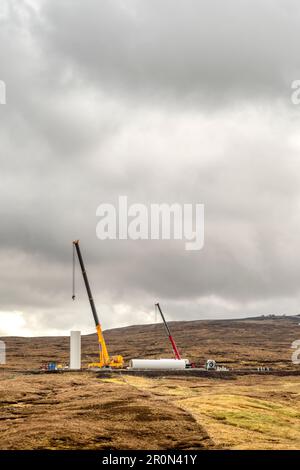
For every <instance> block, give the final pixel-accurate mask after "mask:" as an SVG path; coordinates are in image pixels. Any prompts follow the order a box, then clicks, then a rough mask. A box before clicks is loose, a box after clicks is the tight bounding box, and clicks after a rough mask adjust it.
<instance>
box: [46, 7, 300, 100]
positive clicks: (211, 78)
mask: <svg viewBox="0 0 300 470" xmlns="http://www.w3.org/2000/svg"><path fill="white" fill-rule="evenodd" d="M42 18H43V19H44V21H43V22H42V24H41V25H40V26H39V27H38V28H37V34H39V35H40V40H41V41H42V43H43V44H44V46H45V48H46V50H47V52H48V53H49V55H50V57H52V56H55V57H56V58H59V59H60V61H61V63H66V64H69V65H70V66H71V67H74V69H75V70H76V73H79V74H82V76H83V77H84V78H85V80H88V81H90V80H91V81H93V82H94V83H96V84H97V85H98V86H99V85H100V86H103V87H105V89H106V90H108V91H110V92H111V93H116V92H117V91H121V92H123V93H125V95H127V94H128V93H130V94H131V95H134V96H137V97H140V95H141V94H142V95H148V96H150V98H151V99H153V97H156V96H159V97H161V95H164V96H165V97H166V98H167V97H171V98H172V99H173V100H175V102H176V100H179V101H180V100H181V98H182V97H185V98H190V99H191V102H193V100H194V99H196V100H199V101H200V102H203V103H205V102H208V103H210V104H214V105H215V106H219V105H220V102H221V103H224V102H226V103H227V104H231V105H232V104H233V102H235V101H236V100H238V99H247V98H251V99H256V98H257V97H260V99H263V100H264V99H266V98H268V97H274V96H280V97H282V96H283V95H285V94H286V92H287V88H288V87H289V86H290V82H291V80H293V79H294V77H295V76H297V74H299V71H300V59H299V54H298V44H299V36H300V33H299V27H298V25H299V19H300V8H299V5H297V3H296V2H295V1H283V0H282V1H276V2H269V1H263V2H262V1H259V0H254V1H253V0H241V1H239V2H238V1H236V0H229V1H226V2H222V1H219V0H212V1H210V2H207V1H202V0H200V1H199V0H187V1H179V2H176V4H174V2H173V1H172V0H164V1H160V0H152V1H142V2H141V1H138V0H132V1H125V2H124V1H114V2H110V1H109V0H105V1H102V2H98V1H96V0H88V1H87V2H85V5H84V9H83V6H82V1H81V0H75V1H74V0H65V1H63V2H59V1H52V2H46V3H45V5H44V8H43V9H42Z"/></svg>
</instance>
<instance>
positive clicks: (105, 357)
mask: <svg viewBox="0 0 300 470" xmlns="http://www.w3.org/2000/svg"><path fill="white" fill-rule="evenodd" d="M73 246H74V247H75V249H76V253H77V256H78V260H79V264H80V268H81V272H82V277H83V280H84V284H85V287H86V291H87V295H88V299H89V302H90V306H91V309H92V314H93V317H94V321H95V325H96V331H97V335H98V343H99V363H98V362H97V363H92V364H89V366H90V367H114V368H120V367H123V357H122V356H113V357H112V358H110V357H109V354H108V351H107V347H106V343H105V339H104V336H103V333H102V329H101V325H100V322H99V317H98V313H97V310H96V306H95V302H94V299H93V296H92V291H91V288H90V283H89V280H88V277H87V272H86V269H85V266H84V262H83V259H82V255H81V251H80V247H79V240H74V241H73ZM74 298H75V295H74V293H73V299H74Z"/></svg>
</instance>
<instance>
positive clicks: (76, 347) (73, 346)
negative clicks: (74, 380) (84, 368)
mask: <svg viewBox="0 0 300 470" xmlns="http://www.w3.org/2000/svg"><path fill="white" fill-rule="evenodd" d="M70 369H73V370H79V369H81V332H80V331H71V335H70Z"/></svg>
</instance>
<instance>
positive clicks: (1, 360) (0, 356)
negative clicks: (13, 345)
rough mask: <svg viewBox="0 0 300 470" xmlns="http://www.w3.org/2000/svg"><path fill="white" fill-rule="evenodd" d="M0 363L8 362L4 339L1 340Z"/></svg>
mask: <svg viewBox="0 0 300 470" xmlns="http://www.w3.org/2000/svg"><path fill="white" fill-rule="evenodd" d="M0 364H1V365H5V364H6V355H5V343H4V341H0Z"/></svg>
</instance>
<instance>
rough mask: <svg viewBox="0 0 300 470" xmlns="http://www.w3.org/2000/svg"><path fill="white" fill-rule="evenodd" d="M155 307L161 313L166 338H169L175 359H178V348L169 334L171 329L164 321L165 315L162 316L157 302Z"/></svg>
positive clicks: (179, 357)
mask: <svg viewBox="0 0 300 470" xmlns="http://www.w3.org/2000/svg"><path fill="white" fill-rule="evenodd" d="M155 307H157V308H158V311H159V313H160V315H161V318H162V320H163V322H164V325H165V329H166V332H167V335H168V338H169V340H170V343H171V345H172V348H173V351H174V354H175V357H176V359H179V360H180V359H181V356H180V353H179V351H178V348H177V346H176V343H175V340H174V338H173V336H172V335H171V331H170V328H169V325H168V324H167V322H166V319H165V316H164V314H163V313H162V310H161V308H160V305H159V303H158V302H157V303H156V304H155Z"/></svg>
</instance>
